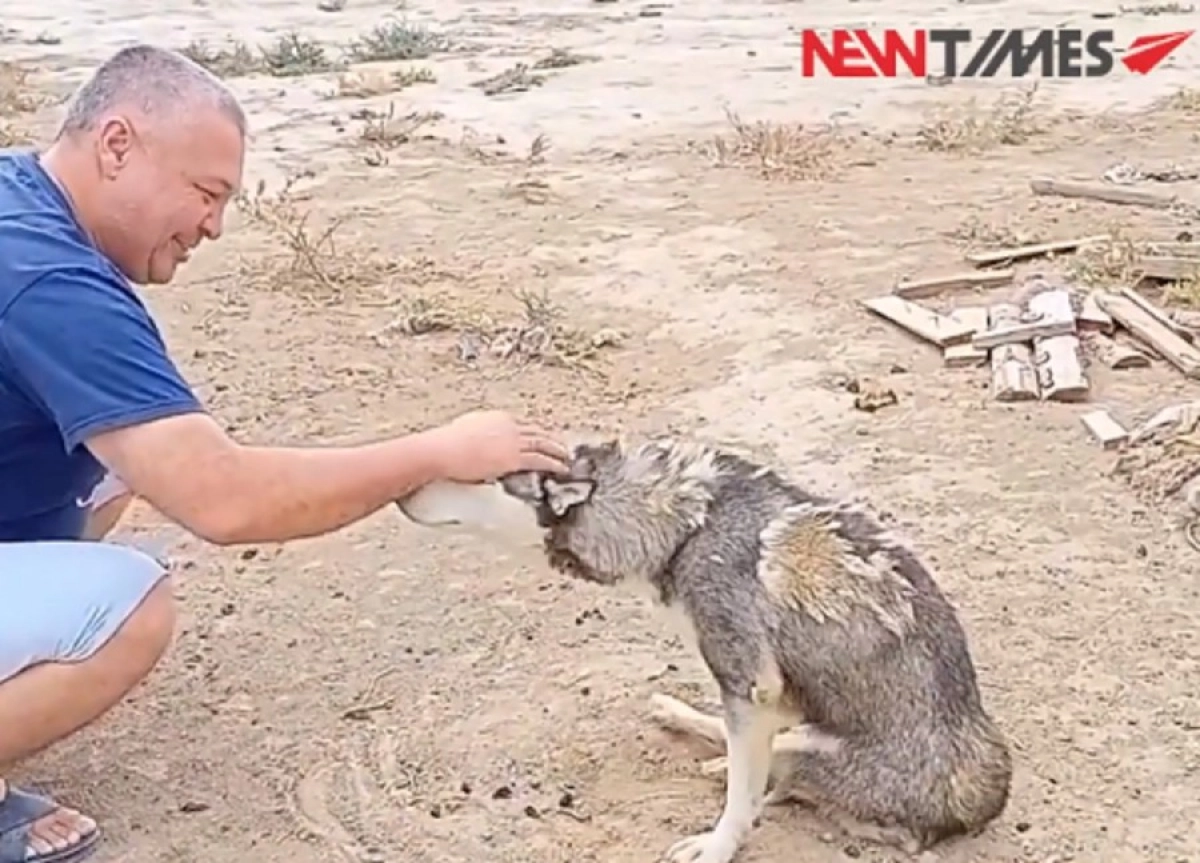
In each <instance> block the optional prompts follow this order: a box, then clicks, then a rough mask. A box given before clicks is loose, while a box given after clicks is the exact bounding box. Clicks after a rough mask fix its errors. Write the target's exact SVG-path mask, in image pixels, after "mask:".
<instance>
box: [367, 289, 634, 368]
mask: <svg viewBox="0 0 1200 863" xmlns="http://www.w3.org/2000/svg"><path fill="white" fill-rule="evenodd" d="M513 298H514V300H515V301H516V308H515V309H513V310H512V312H511V313H509V314H502V315H497V314H496V313H495V312H493V311H491V310H489V309H485V308H483V307H482V306H480V305H478V304H475V303H471V302H469V301H463V300H462V299H460V298H458V297H457V296H455V295H452V294H450V293H448V292H445V291H443V292H441V293H438V294H424V295H415V296H410V297H407V298H406V299H405V300H404V301H403V302H401V304H400V311H399V312H398V314H397V315H396V316H395V317H394V318H393V319H392V320H391V321H390V322H389V323H388V324H387V325H386V326H384V327H383V328H382V329H380V330H379V331H377V332H375V333H372V334H371V338H372V339H373V340H374V341H375V343H376V344H378V345H380V346H381V347H389V346H390V345H391V343H392V340H393V339H394V338H396V337H398V336H421V335H426V334H429V333H454V334H457V336H458V355H459V358H460V359H461V360H462V361H463V362H467V363H472V364H474V363H477V362H479V361H480V360H482V359H484V358H485V357H490V358H492V359H495V360H499V361H503V362H513V363H516V364H517V365H518V366H524V365H527V364H530V363H538V364H544V365H553V366H558V367H562V368H570V369H575V370H583V371H592V372H595V371H596V369H595V367H594V366H593V361H594V360H595V359H596V358H597V357H598V355H599V354H600V352H601V351H603V350H605V349H606V348H612V347H616V346H618V345H620V344H621V342H622V341H623V338H624V337H623V334H621V333H620V332H618V331H616V330H612V329H601V330H596V331H588V330H585V329H583V328H580V327H575V326H572V325H570V324H569V323H568V322H567V315H566V310H565V309H564V308H563V307H561V306H559V305H556V304H555V303H553V302H552V301H551V300H550V298H549V296H548V295H547V293H546V292H545V291H542V292H541V293H535V292H533V291H525V290H518V291H516V292H515V293H514V294H513Z"/></svg>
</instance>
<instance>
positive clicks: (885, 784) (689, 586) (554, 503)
mask: <svg viewBox="0 0 1200 863" xmlns="http://www.w3.org/2000/svg"><path fill="white" fill-rule="evenodd" d="M501 485H502V487H503V489H504V490H505V491H506V492H507V493H508V494H509V495H511V496H513V497H515V498H518V499H520V500H522V501H524V502H526V503H527V504H529V505H530V506H532V508H533V509H534V511H535V513H536V517H537V522H538V524H539V526H540V527H541V529H542V530H543V531H544V545H545V550H546V553H547V556H548V558H549V561H550V563H551V565H552V566H554V567H555V568H556V569H559V570H560V571H564V572H567V573H570V574H572V575H574V576H576V577H579V578H583V579H586V580H589V581H592V582H597V583H600V584H605V585H614V584H617V583H618V582H634V583H639V584H641V585H643V586H648V587H649V588H650V589H651V590H652V591H653V595H654V597H655V599H656V600H657V601H658V602H659V603H661V604H663V605H665V606H667V607H669V608H671V609H673V610H675V611H678V612H682V617H683V619H684V620H685V621H686V624H687V627H688V629H689V630H690V633H689V635H690V636H691V637H692V638H694V643H695V645H696V647H697V648H698V649H699V653H700V655H701V657H702V658H703V660H704V662H705V663H706V665H707V666H708V668H709V670H710V671H711V673H712V675H713V677H714V678H715V679H716V682H717V684H718V687H719V689H720V693H721V702H722V707H723V717H719V716H716V715H710V714H705V713H702V712H700V711H698V710H696V709H694V708H692V707H690V706H688V705H687V704H684V703H683V702H681V701H678V700H677V699H673V698H669V697H667V696H665V695H656V696H655V699H654V711H655V714H656V717H657V718H658V720H659V721H660V722H663V723H664V724H666V725H668V726H671V727H673V728H675V729H677V730H681V731H685V732H690V733H692V734H695V735H698V736H700V737H702V738H705V739H707V740H708V741H710V742H711V743H713V744H714V745H717V746H720V745H721V744H724V747H725V753H726V755H725V758H724V763H725V764H726V765H727V767H726V777H725V785H726V789H725V806H724V809H723V811H722V812H721V815H720V818H719V819H718V821H717V823H716V825H715V827H714V828H713V829H712V830H711V831H708V832H705V833H701V834H699V835H696V836H690V837H687V838H685V839H682V840H680V841H678V842H676V843H675V844H673V845H672V846H671V847H670V849H669V850H668V851H667V854H666V858H667V859H668V860H669V861H671V863H729V861H731V860H732V859H733V858H734V856H735V855H736V854H737V852H738V850H739V848H740V847H741V846H742V844H743V843H744V842H745V841H746V839H747V837H748V836H749V834H750V832H751V830H752V829H753V827H754V825H755V823H756V821H757V819H758V817H759V815H760V814H761V812H762V809H763V807H764V806H765V805H767V804H769V803H774V802H780V801H782V800H784V799H800V800H803V801H806V802H808V803H809V804H811V805H813V806H815V807H817V808H818V809H819V810H820V811H822V812H823V813H825V814H826V815H827V816H829V817H830V818H831V819H832V820H834V821H835V822H836V823H838V824H840V825H841V826H842V828H843V829H844V830H846V831H847V832H849V833H851V834H853V835H855V836H857V837H860V838H865V839H869V840H872V841H875V842H882V843H887V844H890V845H895V846H897V847H899V848H902V849H904V850H905V851H907V852H909V853H914V854H915V853H917V852H919V851H921V850H922V849H924V848H927V847H929V846H930V845H932V844H934V843H936V842H939V841H941V840H943V839H946V838H950V837H952V836H955V835H973V834H976V833H978V832H980V831H982V830H983V829H984V827H985V826H986V825H987V824H988V823H989V822H990V821H992V820H993V819H995V818H996V817H997V816H999V815H1000V814H1001V813H1002V812H1003V811H1004V809H1005V807H1006V805H1007V801H1008V795H1009V787H1010V783H1011V775H1012V761H1011V755H1010V752H1009V748H1008V745H1007V743H1006V741H1005V739H1004V736H1003V735H1002V733H1001V732H1000V730H999V729H998V728H997V726H996V724H995V723H994V722H993V720H992V719H991V718H990V716H989V715H988V713H987V712H986V711H985V709H984V707H983V705H982V703H981V699H980V694H979V689H978V685H977V682H976V674H975V669H974V666H973V663H972V660H971V657H970V653H969V650H968V645H967V639H966V636H965V634H964V632H963V629H962V627H961V626H960V624H959V621H958V618H957V616H956V614H955V612H954V609H953V608H952V607H951V605H950V604H949V602H948V601H947V600H946V599H945V597H944V596H943V595H942V593H941V591H940V590H939V589H938V587H937V585H936V584H935V582H934V580H933V578H932V576H931V575H930V573H929V571H928V570H927V569H926V567H925V566H924V565H923V564H922V563H921V561H920V560H918V558H917V557H916V555H915V554H914V553H913V552H912V551H910V550H909V549H908V548H907V547H906V546H905V545H904V544H902V543H901V542H900V541H899V540H898V539H896V538H895V537H893V536H892V535H891V534H889V533H888V532H887V531H886V530H885V529H884V528H883V527H882V526H880V525H879V524H878V523H877V522H876V521H875V520H873V519H872V518H871V516H870V515H869V514H868V513H867V512H865V511H864V510H863V509H861V508H859V507H857V506H856V505H853V504H845V503H838V502H834V501H831V500H827V499H823V498H820V497H816V496H814V495H811V494H808V493H806V492H804V491H803V490H801V489H800V488H798V487H797V486H796V485H794V484H792V483H789V482H788V481H786V480H784V479H783V478H781V477H780V476H778V475H777V474H776V473H774V472H772V471H771V470H769V469H767V468H764V467H761V466H759V465H756V464H754V463H752V462H750V461H748V460H746V459H744V458H741V457H739V456H737V455H734V454H731V453H727V452H723V451H721V450H719V449H716V448H712V447H708V446H704V445H698V444H690V443H679V442H674V441H650V442H645V443H641V444H637V445H632V446H627V445H624V444H621V443H618V442H611V443H605V444H601V445H582V446H579V447H577V448H576V449H575V450H574V453H573V460H572V464H571V470H570V473H569V474H568V475H565V476H551V475H543V474H537V473H521V474H513V475H510V476H508V477H506V478H504V479H503V481H502V482H501ZM401 506H402V508H403V507H404V504H401ZM448 508H451V509H453V508H455V507H448ZM427 509H429V510H430V511H432V509H433V507H429V508H427ZM442 509H443V514H444V512H445V510H446V509H447V507H443V508H442ZM445 520H452V519H443V521H445ZM781 732H782V733H781ZM772 779H774V780H775V781H774V785H773V787H771V786H772ZM768 790H770V794H768Z"/></svg>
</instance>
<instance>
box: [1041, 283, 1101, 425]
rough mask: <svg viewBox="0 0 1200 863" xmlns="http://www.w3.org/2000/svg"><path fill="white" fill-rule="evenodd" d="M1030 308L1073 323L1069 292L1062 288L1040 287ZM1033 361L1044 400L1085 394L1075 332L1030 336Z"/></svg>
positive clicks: (1050, 318)
mask: <svg viewBox="0 0 1200 863" xmlns="http://www.w3.org/2000/svg"><path fill="white" fill-rule="evenodd" d="M1029 312H1030V314H1031V315H1032V316H1034V317H1037V318H1039V319H1041V320H1045V321H1062V320H1067V319H1069V320H1070V321H1071V323H1072V325H1074V323H1075V313H1074V311H1073V310H1072V308H1071V294H1070V293H1069V292H1068V291H1066V290H1065V289H1064V288H1051V289H1050V290H1048V291H1041V292H1040V293H1037V294H1034V295H1033V296H1032V297H1030V299H1029ZM1033 365H1034V369H1035V370H1036V371H1037V376H1038V391H1039V393H1040V395H1041V398H1042V399H1043V400H1044V401H1055V402H1078V401H1083V400H1084V399H1086V398H1087V396H1088V390H1089V389H1090V385H1089V384H1088V379H1087V375H1085V374H1084V373H1083V360H1082V359H1081V358H1080V356H1079V337H1078V336H1077V335H1075V333H1074V332H1071V333H1064V334H1061V335H1059V334H1055V335H1049V336H1046V335H1039V336H1036V337H1035V338H1034V340H1033Z"/></svg>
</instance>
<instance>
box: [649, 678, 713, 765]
mask: <svg viewBox="0 0 1200 863" xmlns="http://www.w3.org/2000/svg"><path fill="white" fill-rule="evenodd" d="M650 716H651V718H652V719H653V720H654V721H655V722H657V723H658V724H659V725H661V726H662V727H663V728H666V729H668V730H670V731H676V732H678V733H680V734H686V735H688V736H689V737H698V738H699V739H701V740H703V741H705V742H706V743H711V744H712V745H713V746H715V747H716V748H717V749H719V750H720V751H722V752H724V751H725V723H724V721H723V720H722V719H721V717H720V716H714V715H712V714H711V713H703V712H701V711H699V710H697V709H696V708H694V707H692V706H691V705H690V704H687V703H686V702H683V701H680V700H679V699H678V698H675V697H673V696H670V695H666V694H664V693H661V692H656V693H654V694H653V695H652V696H650Z"/></svg>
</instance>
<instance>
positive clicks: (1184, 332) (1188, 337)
mask: <svg viewBox="0 0 1200 863" xmlns="http://www.w3.org/2000/svg"><path fill="white" fill-rule="evenodd" d="M1121 296H1123V297H1125V298H1127V299H1128V300H1130V302H1133V303H1136V304H1137V306H1138V307H1139V308H1141V309H1142V311H1144V312H1145V313H1146V314H1148V315H1149V316H1150V317H1152V318H1154V320H1156V321H1158V322H1159V323H1160V324H1162V325H1163V326H1164V327H1166V328H1167V329H1168V330H1170V331H1171V332H1173V333H1174V334H1175V335H1177V336H1179V338H1181V339H1183V340H1184V341H1185V342H1191V341H1193V340H1194V339H1195V336H1194V335H1192V333H1191V332H1189V331H1188V329H1187V328H1186V327H1183V326H1180V324H1179V323H1178V322H1177V321H1176V320H1175V319H1174V318H1172V317H1171V316H1170V315H1169V314H1167V313H1166V312H1165V311H1163V310H1162V309H1160V308H1159V307H1158V306H1156V305H1154V303H1152V302H1150V301H1149V300H1148V299H1146V298H1145V297H1143V296H1142V295H1141V294H1139V293H1138V292H1137V291H1135V290H1133V289H1132V288H1121Z"/></svg>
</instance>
